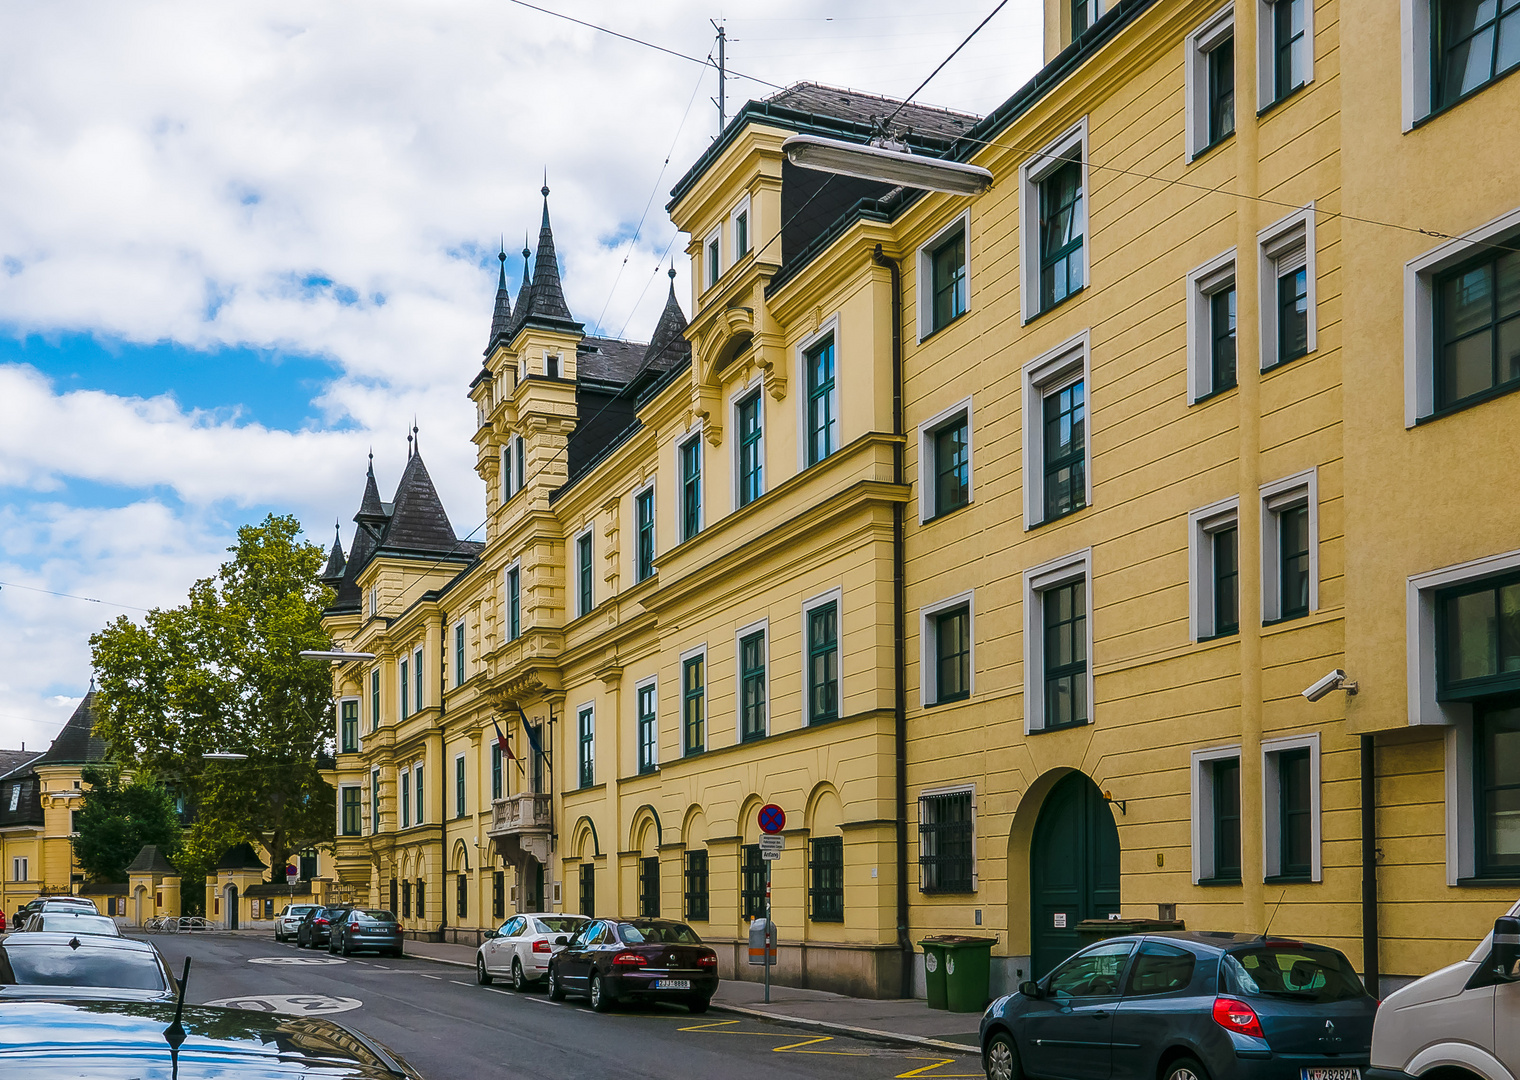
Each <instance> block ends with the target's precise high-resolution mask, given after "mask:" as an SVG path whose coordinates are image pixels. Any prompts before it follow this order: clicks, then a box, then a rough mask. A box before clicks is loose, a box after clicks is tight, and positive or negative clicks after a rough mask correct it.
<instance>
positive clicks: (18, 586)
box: [0, 581, 152, 611]
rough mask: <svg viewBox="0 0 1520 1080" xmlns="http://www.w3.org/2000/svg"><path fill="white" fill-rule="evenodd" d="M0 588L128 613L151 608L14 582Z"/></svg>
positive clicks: (2, 583) (6, 582)
mask: <svg viewBox="0 0 1520 1080" xmlns="http://www.w3.org/2000/svg"><path fill="white" fill-rule="evenodd" d="M0 588H6V589H25V590H26V591H27V592H34V593H45V594H46V595H48V596H61V597H63V598H65V599H67V600H84V601H87V602H89V603H91V604H105V605H106V606H107V607H118V608H126V609H127V610H128V611H151V610H152V609H151V608H145V607H138V606H137V605H136V604H118V603H116V602H115V601H114V600H99V599H97V598H95V597H93V596H80V595H78V594H77V593H67V592H54V591H53V590H52V589H39V588H37V587H36V586H35V585H22V584H20V583H19V582H15V581H0Z"/></svg>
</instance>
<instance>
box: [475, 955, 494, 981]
mask: <svg viewBox="0 0 1520 1080" xmlns="http://www.w3.org/2000/svg"><path fill="white" fill-rule="evenodd" d="M475 983H476V985H478V986H490V985H491V973H490V972H489V971H487V970H486V958H485V957H484V956H481V955H480V954H479V953H476V954H475Z"/></svg>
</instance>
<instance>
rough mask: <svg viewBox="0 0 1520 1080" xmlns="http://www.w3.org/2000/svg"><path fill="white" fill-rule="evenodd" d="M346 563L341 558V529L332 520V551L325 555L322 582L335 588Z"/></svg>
mask: <svg viewBox="0 0 1520 1080" xmlns="http://www.w3.org/2000/svg"><path fill="white" fill-rule="evenodd" d="M347 565H348V564H347V562H346V561H345V560H344V558H343V533H342V529H341V527H340V526H339V524H338V523H337V522H336V521H334V522H333V544H332V551H331V552H330V553H329V554H328V556H327V568H326V569H325V570H323V571H322V584H324V585H326V586H329V587H330V588H333V589H336V588H337V587H338V585H339V584H340V583H341V582H342V581H343V571H344V570H345V569H346V568H347Z"/></svg>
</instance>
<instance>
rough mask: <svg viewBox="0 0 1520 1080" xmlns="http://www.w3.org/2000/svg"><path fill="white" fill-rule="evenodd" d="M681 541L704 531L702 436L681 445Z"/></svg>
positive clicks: (699, 435)
mask: <svg viewBox="0 0 1520 1080" xmlns="http://www.w3.org/2000/svg"><path fill="white" fill-rule="evenodd" d="M680 455H681V539H682V540H690V539H691V538H692V537H693V536H696V535H697V533H699V532H701V531H702V436H701V434H700V433H699V434H697V435H695V436H693V437H692V438H690V439H687V440H686V441H685V442H684V443H682V444H681V449H680Z"/></svg>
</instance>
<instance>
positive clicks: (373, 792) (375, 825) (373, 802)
mask: <svg viewBox="0 0 1520 1080" xmlns="http://www.w3.org/2000/svg"><path fill="white" fill-rule="evenodd" d="M369 818H370V820H369V831H370V833H371V834H372V835H373V834H375V833H378V832H379V831H380V770H379V769H376V770H375V771H374V772H372V773H370V774H369Z"/></svg>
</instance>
